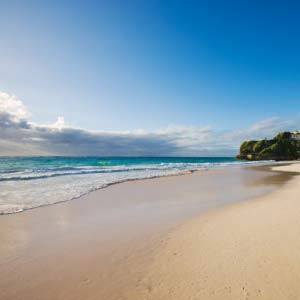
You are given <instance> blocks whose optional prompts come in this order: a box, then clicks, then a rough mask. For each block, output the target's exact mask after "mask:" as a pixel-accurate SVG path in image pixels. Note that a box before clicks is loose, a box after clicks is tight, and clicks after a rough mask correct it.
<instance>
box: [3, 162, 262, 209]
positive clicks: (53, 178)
mask: <svg viewBox="0 0 300 300" xmlns="http://www.w3.org/2000/svg"><path fill="white" fill-rule="evenodd" d="M263 163H266V162H243V161H238V160H236V159H235V158H232V157H159V158H157V157H0V214H9V213H17V212H22V211H24V210H27V209H32V208H35V207H39V206H44V205H50V204H54V203H58V202H62V201H68V200H72V199H75V198H78V197H81V196H82V195H85V194H87V193H90V192H91V191H94V190H97V189H101V188H105V187H108V186H109V185H111V184H115V183H120V182H124V181H129V180H138V179H146V178H155V177H162V176H170V175H182V174H186V173H187V172H195V171H199V170H209V169H213V168H227V167H239V166H244V165H252V164H263Z"/></svg>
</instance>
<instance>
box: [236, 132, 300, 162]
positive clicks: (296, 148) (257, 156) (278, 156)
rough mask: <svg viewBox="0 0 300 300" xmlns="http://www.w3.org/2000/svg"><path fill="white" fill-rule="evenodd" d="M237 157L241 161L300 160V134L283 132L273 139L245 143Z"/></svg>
mask: <svg viewBox="0 0 300 300" xmlns="http://www.w3.org/2000/svg"><path fill="white" fill-rule="evenodd" d="M236 157H237V159H241V160H277V161H278V160H297V159H300V132H299V131H295V132H281V133H279V134H277V135H276V136H275V137H274V138H273V139H269V140H268V139H264V140H259V141H245V142H243V143H242V145H241V146H240V153H239V154H238V155H237V156H236Z"/></svg>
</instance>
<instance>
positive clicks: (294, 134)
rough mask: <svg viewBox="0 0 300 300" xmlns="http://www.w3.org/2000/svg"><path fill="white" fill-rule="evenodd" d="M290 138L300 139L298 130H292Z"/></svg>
mask: <svg viewBox="0 0 300 300" xmlns="http://www.w3.org/2000/svg"><path fill="white" fill-rule="evenodd" d="M291 138H292V139H293V140H300V131H298V130H296V131H294V132H292V136H291Z"/></svg>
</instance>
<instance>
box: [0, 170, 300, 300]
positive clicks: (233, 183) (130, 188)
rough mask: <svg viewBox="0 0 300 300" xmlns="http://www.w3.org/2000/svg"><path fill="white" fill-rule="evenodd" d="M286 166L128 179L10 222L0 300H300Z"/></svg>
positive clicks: (295, 213)
mask: <svg viewBox="0 0 300 300" xmlns="http://www.w3.org/2000/svg"><path fill="white" fill-rule="evenodd" d="M277 168H278V169H277V170H276V172H274V171H273V172H271V171H270V170H269V169H268V168H262V167H257V168H228V169H220V170H211V171H203V172H197V173H194V174H191V175H184V176H172V177H164V178H157V179H151V180H139V181H132V182H125V183H122V184H117V185H113V186H110V187H109V188H107V189H102V190H98V191H96V192H93V193H90V194H89V195H86V196H84V197H82V198H79V199H76V200H72V201H68V202H64V203H59V204H56V205H50V206H46V207H40V208H37V209H33V210H29V211H25V212H22V213H18V214H12V215H5V216H1V218H0V239H1V243H0V270H1V272H0V298H1V299H3V300H11V299H14V300H15V299H22V300H23V299H25V300H26V299H30V300H31V299H64V300H68V299H105V300H115V299H128V300H133V299H258V298H259V297H260V298H261V299H266V298H268V299H296V298H297V295H298V292H299V290H300V289H299V288H298V285H297V283H298V279H299V277H300V272H299V270H300V255H299V254H298V252H297V248H298V246H299V244H300V239H299V236H300V229H299V228H300V227H299V222H300V221H299V220H300V219H299V214H300V205H299V204H298V203H297V201H298V198H297V196H298V195H299V190H298V189H299V180H300V178H299V177H293V176H294V173H290V172H284V171H292V172H297V171H298V169H299V165H295V164H292V165H289V166H282V167H277ZM279 168H282V169H279ZM291 178H292V179H291ZM253 199H255V200H253ZM247 200H251V201H247ZM269 297H270V298H269Z"/></svg>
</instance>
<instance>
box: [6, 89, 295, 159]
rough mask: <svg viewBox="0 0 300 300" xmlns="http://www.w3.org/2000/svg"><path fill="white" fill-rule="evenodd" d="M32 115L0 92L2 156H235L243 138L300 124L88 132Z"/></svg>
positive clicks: (274, 120)
mask: <svg viewBox="0 0 300 300" xmlns="http://www.w3.org/2000/svg"><path fill="white" fill-rule="evenodd" d="M29 116H30V113H29V111H28V110H27V109H26V107H25V105H24V104H23V103H22V102H21V101H20V100H19V99H18V98H16V97H15V96H12V95H9V94H6V93H3V92H0V155H46V154H47V155H51V154H52V155H78V156H79V155H86V156H88V155H90V156H97V155H98V156H109V155H110V156H180V155H181V156H233V155H235V154H236V153H237V151H238V147H239V145H240V143H241V142H242V141H243V140H246V139H260V138H265V137H267V138H270V137H272V136H274V135H275V134H277V133H278V132H279V131H284V130H295V129H299V128H300V121H299V120H282V119H280V118H270V119H266V120H263V121H260V122H257V123H255V124H253V125H252V126H250V127H249V128H243V129H240V130H236V131H232V132H227V133H226V134H224V133H220V132H218V131H215V130H213V129H212V128H211V127H209V126H205V127H187V126H169V127H167V128H163V129H160V130H154V131H149V130H144V129H138V130H134V131H88V130H83V129H79V128H73V127H71V126H67V125H66V123H65V120H64V118H63V117H58V118H57V121H56V122H55V123H53V124H48V125H39V124H35V123H32V122H29V121H28V118H29Z"/></svg>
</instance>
